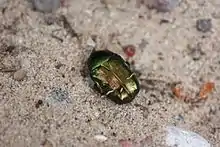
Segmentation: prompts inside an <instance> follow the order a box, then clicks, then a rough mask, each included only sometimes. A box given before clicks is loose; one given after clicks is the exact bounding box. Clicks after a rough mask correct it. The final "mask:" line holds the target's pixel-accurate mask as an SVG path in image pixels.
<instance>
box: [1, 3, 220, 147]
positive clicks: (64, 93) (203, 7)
mask: <svg viewBox="0 0 220 147" xmlns="http://www.w3.org/2000/svg"><path fill="white" fill-rule="evenodd" d="M219 8H220V2H219V0H182V2H181V3H180V5H179V6H177V7H176V8H175V9H173V10H172V11H170V12H157V11H156V10H155V9H148V8H147V7H146V6H145V4H142V3H141V4H139V5H137V3H136V1H135V0H132V1H131V0H130V1H128V0H120V1H119V0H112V1H109V0H104V1H103V0H102V1H101V2H100V1H99V0H80V1H77V0H69V1H66V2H65V4H62V6H61V8H59V9H57V10H56V11H55V12H53V13H42V12H38V11H36V10H33V9H32V6H31V3H30V1H26V0H8V1H7V2H6V4H5V2H4V6H3V7H0V10H1V11H0V146H1V147H39V146H42V147H120V146H121V145H120V141H122V140H130V141H132V142H136V143H139V144H140V142H143V140H144V143H143V144H145V146H149V147H165V146H166V144H165V141H164V136H165V135H166V132H165V131H164V128H166V126H169V125H175V126H177V127H180V128H184V129H187V130H190V131H193V132H196V133H198V134H199V135H201V136H203V137H204V138H205V139H207V140H208V141H209V143H210V144H212V145H213V146H214V147H218V146H220V97H219V95H220V90H219V89H220V9H219ZM198 19H210V21H211V24H212V25H211V26H210V27H211V29H210V30H208V31H204V32H202V31H199V30H197V28H196V22H197V20H198ZM66 21H68V22H69V23H67V22H66ZM119 42H120V43H119ZM128 44H132V45H134V46H135V47H136V52H135V55H134V57H132V58H130V59H129V62H132V61H133V63H134V64H133V65H132V67H133V68H134V69H135V71H136V73H137V75H138V79H139V81H140V84H141V90H140V92H139V94H138V96H137V97H136V98H135V99H134V101H132V102H131V103H129V104H126V105H117V104H115V103H114V102H112V101H111V100H109V99H107V98H106V97H105V96H101V95H100V94H99V93H98V92H96V91H95V90H94V89H93V88H92V84H91V80H90V79H89V77H88V72H87V70H86V68H85V67H86V60H87V59H88V57H89V55H90V53H91V52H92V50H93V48H94V47H96V50H103V49H109V50H111V51H113V52H115V53H117V54H119V55H121V56H122V57H123V58H125V59H126V54H125V53H124V52H123V50H122V46H124V45H128ZM207 82H211V83H213V84H214V88H213V89H212V90H210V91H208V92H207V93H205V95H206V94H207V97H206V98H204V97H203V98H201V97H200V95H199V91H200V90H201V87H202V85H203V84H205V83H207ZM175 84H176V85H177V86H179V87H182V89H181V95H180V96H177V95H178V93H176V95H175V93H173V91H172V88H173V85H175ZM184 100H185V101H186V102H184ZM146 138H147V139H146ZM143 144H142V146H143V147H144V145H143ZM142 146H140V147H142Z"/></svg>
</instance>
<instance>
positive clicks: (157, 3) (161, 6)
mask: <svg viewBox="0 0 220 147" xmlns="http://www.w3.org/2000/svg"><path fill="white" fill-rule="evenodd" d="M144 1H145V2H144V3H145V4H147V5H148V6H149V7H150V8H154V9H156V10H157V11H160V12H169V11H171V10H173V9H174V8H175V7H177V6H178V5H179V3H180V2H181V0H144Z"/></svg>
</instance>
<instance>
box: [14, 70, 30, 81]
mask: <svg viewBox="0 0 220 147" xmlns="http://www.w3.org/2000/svg"><path fill="white" fill-rule="evenodd" d="M26 75H27V73H26V71H25V70H22V69H20V70H17V71H16V72H15V73H14V79H15V80H16V81H22V80H23V79H24V78H25V77H26Z"/></svg>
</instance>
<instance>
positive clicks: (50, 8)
mask: <svg viewBox="0 0 220 147" xmlns="http://www.w3.org/2000/svg"><path fill="white" fill-rule="evenodd" d="M32 3H33V7H34V8H35V9H36V10H37V11H40V12H47V13H50V12H54V11H55V10H57V9H58V8H59V7H60V6H61V1H60V0H32Z"/></svg>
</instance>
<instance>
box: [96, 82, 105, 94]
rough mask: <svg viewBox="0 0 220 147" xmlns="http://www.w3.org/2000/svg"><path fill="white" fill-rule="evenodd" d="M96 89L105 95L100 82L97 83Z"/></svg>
mask: <svg viewBox="0 0 220 147" xmlns="http://www.w3.org/2000/svg"><path fill="white" fill-rule="evenodd" d="M95 87H96V88H97V89H98V90H99V91H100V92H101V93H103V90H102V88H101V86H100V85H99V83H98V82H95Z"/></svg>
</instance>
